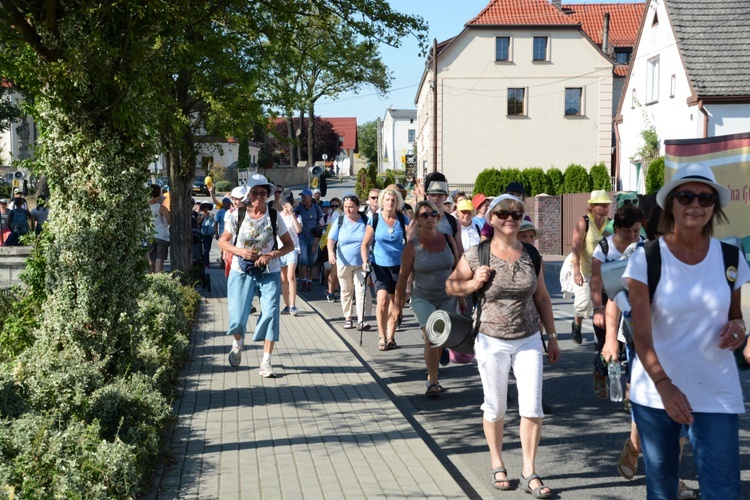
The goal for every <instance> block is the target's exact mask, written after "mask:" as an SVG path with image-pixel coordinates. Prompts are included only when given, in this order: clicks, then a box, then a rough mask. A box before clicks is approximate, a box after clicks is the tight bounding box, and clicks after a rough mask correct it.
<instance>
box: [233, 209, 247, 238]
mask: <svg viewBox="0 0 750 500" xmlns="http://www.w3.org/2000/svg"><path fill="white" fill-rule="evenodd" d="M246 213H247V208H246V207H240V208H238V209H237V226H236V227H235V228H234V242H233V243H232V245H234V246H237V238H239V236H240V226H242V222H243V221H244V220H245V214H246Z"/></svg>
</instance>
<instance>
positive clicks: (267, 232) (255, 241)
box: [224, 209, 288, 273]
mask: <svg viewBox="0 0 750 500" xmlns="http://www.w3.org/2000/svg"><path fill="white" fill-rule="evenodd" d="M268 213H269V212H268V209H266V213H264V214H263V217H261V218H260V219H252V218H250V216H249V215H247V214H246V215H245V219H244V220H243V221H242V226H240V234H239V235H237V243H235V246H237V247H240V248H251V247H256V248H260V253H262V254H264V253H269V252H271V251H272V250H273V246H274V238H273V228H272V227H271V218H270V217H269V215H268ZM224 220H225V225H224V231H225V232H226V231H228V232H230V233H232V234H234V232H235V230H236V227H237V211H236V210H235V211H234V212H232V214H231V217H227V218H226V219H224ZM276 226H277V229H276V235H277V236H283V235H285V234H286V233H287V232H288V231H287V228H286V224H284V218H283V217H282V216H281V214H278V217H276ZM232 240H233V241H234V238H232ZM232 271H237V272H238V273H241V272H242V269H241V268H240V264H239V262H238V260H237V259H232ZM268 271H269V272H272V273H278V272H281V264H280V263H279V259H273V260H271V261H270V262H269V263H268Z"/></svg>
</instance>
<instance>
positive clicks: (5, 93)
mask: <svg viewBox="0 0 750 500" xmlns="http://www.w3.org/2000/svg"><path fill="white" fill-rule="evenodd" d="M11 91H12V89H11V87H10V84H7V85H6V81H5V79H4V78H2V77H0V132H5V131H6V130H8V128H10V126H11V124H12V123H13V120H15V119H16V118H20V117H21V110H20V109H18V106H16V105H15V104H14V103H13V101H11V99H10V94H11Z"/></svg>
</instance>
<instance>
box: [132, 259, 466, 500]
mask: <svg viewBox="0 0 750 500" xmlns="http://www.w3.org/2000/svg"><path fill="white" fill-rule="evenodd" d="M220 273H221V272H220V271H219V270H214V271H211V274H212V285H213V286H212V289H213V291H212V292H211V293H208V294H205V298H204V300H203V301H202V303H201V310H200V312H199V316H198V321H197V323H196V326H195V328H194V331H193V335H192V344H191V356H190V362H189V364H188V365H187V366H186V367H185V369H184V370H183V374H182V378H181V382H182V393H181V395H180V397H179V398H178V399H177V400H176V402H175V405H174V410H175V412H176V413H177V417H178V418H177V424H176V427H175V429H174V431H173V434H172V441H171V445H170V452H171V458H172V461H171V462H170V463H169V464H165V465H163V466H162V468H161V470H160V471H158V473H157V475H156V477H155V479H154V482H153V485H152V491H151V492H149V493H148V495H146V496H145V497H144V498H148V499H171V498H201V499H205V498H260V497H262V498H271V499H272V498H295V499H296V498H352V499H360V498H391V497H399V498H464V497H465V496H466V495H465V493H464V492H463V491H462V489H461V487H460V486H459V485H458V484H457V483H456V481H454V480H453V479H452V478H451V477H450V474H449V473H448V472H447V471H446V469H445V467H444V466H443V465H442V464H441V462H440V460H438V458H436V457H435V456H434V454H433V453H432V452H431V451H430V449H429V447H428V446H427V445H426V444H425V443H424V442H423V441H422V440H421V439H420V437H419V434H418V432H416V431H415V429H414V428H413V427H412V426H411V425H410V424H409V422H408V421H407V419H405V418H404V416H403V415H402V414H401V412H400V411H399V410H398V408H397V407H396V405H395V404H394V402H393V401H392V400H391V399H390V398H389V396H388V395H387V393H386V391H385V390H384V389H383V388H382V387H381V386H380V385H379V384H378V382H377V381H376V380H375V379H373V377H372V375H371V374H370V372H369V371H368V370H367V367H366V366H364V365H363V364H362V362H361V361H360V359H359V358H357V357H356V356H355V355H353V353H352V352H351V351H350V350H349V348H348V346H347V345H346V343H345V342H343V341H342V340H341V338H340V337H339V336H338V335H336V333H335V332H334V331H333V330H332V328H334V327H335V326H334V327H332V326H331V324H330V323H328V322H327V321H326V320H325V319H324V318H323V317H321V316H320V315H318V314H317V313H316V312H315V310H314V308H313V307H312V306H311V304H308V303H307V302H305V301H304V300H303V299H302V298H298V307H299V308H300V311H301V314H300V315H299V316H298V317H296V318H295V317H292V316H282V317H281V341H280V342H279V343H278V344H277V345H276V348H275V350H274V353H273V358H272V364H273V367H274V370H275V372H276V374H277V378H275V379H263V378H261V377H260V376H259V375H258V367H259V365H260V361H261V358H262V344H260V343H254V342H252V340H251V335H252V334H251V333H250V332H251V331H252V328H253V327H254V324H255V321H256V319H257V316H256V315H254V316H253V317H251V319H250V321H249V324H248V335H247V339H246V344H245V345H246V347H245V350H244V352H243V358H242V363H241V364H240V366H239V367H238V368H232V367H230V366H229V365H228V362H227V354H228V352H229V348H230V344H231V339H230V338H229V337H227V336H226V335H225V332H226V329H227V323H228V316H227V312H226V307H227V302H226V297H225V294H226V284H225V283H226V282H225V280H224V278H223V277H222V276H221V274H220ZM256 304H257V302H256Z"/></svg>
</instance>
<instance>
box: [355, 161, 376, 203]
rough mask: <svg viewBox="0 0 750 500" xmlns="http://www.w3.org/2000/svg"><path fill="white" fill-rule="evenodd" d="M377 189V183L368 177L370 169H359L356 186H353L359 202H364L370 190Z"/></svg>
mask: <svg viewBox="0 0 750 500" xmlns="http://www.w3.org/2000/svg"><path fill="white" fill-rule="evenodd" d="M377 187H378V184H377V182H373V180H372V177H371V176H370V169H369V168H360V169H359V172H357V184H356V186H355V191H356V193H357V197H358V198H359V199H360V200H366V199H367V195H368V194H369V193H370V190H371V189H375V188H377Z"/></svg>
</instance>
